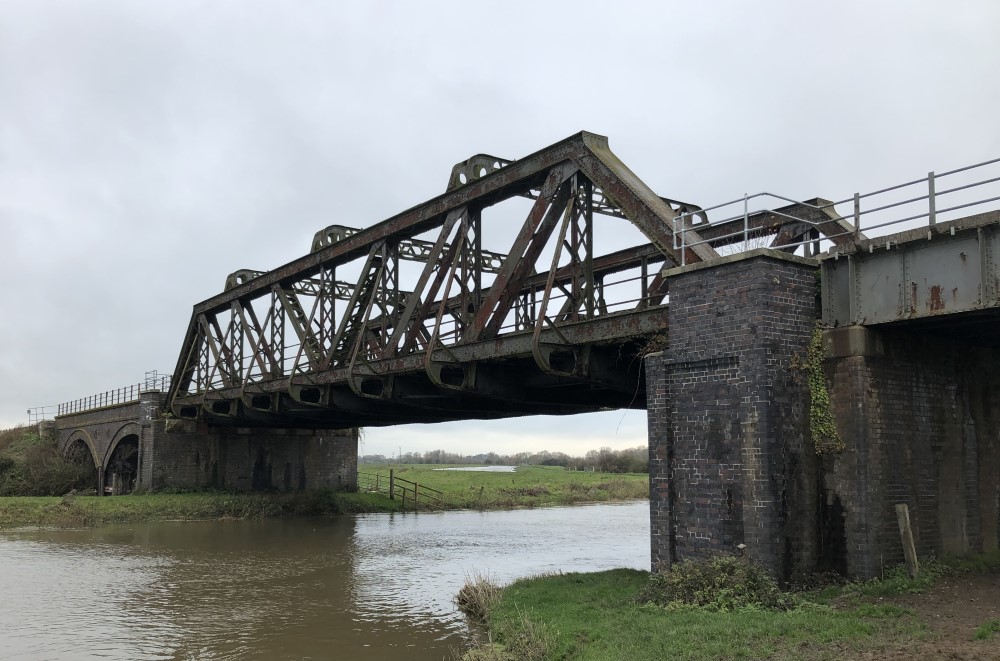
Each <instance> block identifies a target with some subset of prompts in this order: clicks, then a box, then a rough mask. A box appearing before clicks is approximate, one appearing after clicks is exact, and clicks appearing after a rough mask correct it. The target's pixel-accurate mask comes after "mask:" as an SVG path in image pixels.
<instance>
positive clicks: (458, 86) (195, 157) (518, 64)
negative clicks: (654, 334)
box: [0, 0, 1000, 454]
mask: <svg viewBox="0 0 1000 661" xmlns="http://www.w3.org/2000/svg"><path fill="white" fill-rule="evenodd" d="M998 27H1000V3H997V2H995V0H953V1H952V2H949V3H943V2H929V1H923V0H898V1H871V0H867V1H854V0H841V1H839V2H835V3H834V2H824V3H819V2H792V1H791V0H786V1H783V2H775V1H767V0H753V1H747V2H741V1H735V0H713V1H712V2H698V3H693V2H667V1H662V2H660V1H657V2H653V1H652V0H650V1H648V2H619V3H608V2H589V1H584V0H577V1H575V2H572V3H564V2H540V1H536V2H518V1H507V2H502V3H499V2H498V3H493V2H477V3H469V2H456V3H444V2H433V1H422V2H375V1H372V2H332V1H324V2H320V1H316V0H313V1H311V0H301V1H298V2H288V1H280V2H279V1H278V0H274V1H270V2H261V1H253V0H238V1H236V0H233V1H228V2H227V1H222V0H219V1H214V2H211V1H194V0H190V1H185V0H171V1H170V2H153V1H137V0H105V1H97V0H95V1H90V2H87V1H84V0H72V1H66V2H57V1H48V0H3V2H0V428H3V427H6V426H12V425H15V424H19V423H23V422H26V420H27V417H26V415H25V410H26V409H27V408H28V407H34V406H42V405H52V404H57V403H59V402H61V401H66V400H70V399H75V398H77V397H81V396H84V395H87V394H90V393H93V392H98V391H103V390H107V389H110V388H115V387H118V386H120V385H124V384H128V383H137V382H139V381H141V380H142V378H143V374H144V372H145V371H147V370H153V369H158V370H161V371H166V372H169V371H171V370H172V369H173V366H174V363H175V362H176V359H177V353H178V351H179V349H180V344H181V341H182V339H183V333H184V331H185V328H186V325H187V322H188V319H189V317H190V312H191V306H192V305H193V304H195V303H196V302H198V301H200V300H203V299H205V298H208V297H209V296H211V295H213V294H216V293H218V292H220V291H221V290H222V287H223V284H224V280H225V276H226V275H227V274H228V273H230V272H232V271H234V270H237V269H239V268H260V269H269V268H274V267H276V266H279V265H281V264H283V263H286V262H288V261H290V260H292V259H294V258H296V257H298V256H300V255H302V254H305V253H306V252H307V251H308V247H309V243H310V241H311V238H312V235H313V233H314V232H316V231H317V230H319V229H321V228H323V227H326V226H327V225H330V224H334V223H340V224H346V225H354V226H366V225H370V224H373V223H375V222H378V221H380V220H383V219H384V218H386V217H389V216H390V215H392V214H394V213H396V212H398V211H401V210H403V209H406V208H408V207H410V206H413V205H414V204H417V203H419V202H421V201H423V200H426V199H428V198H430V197H432V196H435V195H437V194H439V193H441V192H443V189H444V185H445V183H446V182H447V178H448V174H449V172H450V169H451V166H452V165H453V164H455V163H456V162H458V161H461V160H464V159H465V158H467V157H468V156H470V155H472V154H474V153H478V152H486V153H492V154H496V155H499V156H504V157H507V158H517V157H520V156H524V155H526V154H528V153H531V152H533V151H536V150H537V149H540V148H542V147H544V146H547V145H549V144H551V143H553V142H556V141H557V140H560V139H562V138H564V137H566V136H569V135H571V134H573V133H575V132H577V131H579V130H581V129H585V130H588V131H593V132H596V133H601V134H603V135H607V136H609V138H610V144H611V148H612V149H613V150H614V151H615V152H616V153H617V154H618V156H619V157H620V158H621V159H622V160H623V161H624V162H625V163H626V164H628V165H629V166H630V167H631V168H632V170H634V171H635V172H636V173H637V174H638V175H639V176H640V177H641V178H642V179H643V180H645V181H646V183H648V184H649V185H650V186H651V187H653V188H654V189H655V190H656V191H657V192H658V193H660V194H661V195H664V196H667V197H671V198H675V199H682V200H690V201H692V202H695V203H698V204H701V205H702V206H707V205H711V204H714V203H716V202H720V201H723V200H727V199H732V198H734V197H738V196H740V195H742V194H743V193H753V192H756V191H761V190H768V191H773V192H778V193H781V194H783V195H786V196H789V197H792V198H796V199H804V198H810V197H815V196H824V197H828V198H841V197H846V196H848V195H850V194H851V193H853V192H854V191H856V190H860V191H862V192H863V191H866V190H873V189H875V188H881V187H883V186H886V185H891V184H894V183H897V182H900V181H904V180H908V179H913V178H916V177H920V176H922V175H923V174H925V173H926V172H928V171H929V170H939V171H940V170H945V169H950V168H954V167H959V166H962V165H966V164H969V163H974V162H978V161H982V160H986V159H988V158H994V157H997V156H1000V122H998V121H997V119H996V118H997V116H998V112H1000V111H998V108H1000V82H998V80H1000V79H998V71H1000V41H998V40H997V38H996V31H997V28H998ZM500 249H501V250H502V247H500ZM645 434H646V428H645V417H644V414H643V413H642V412H629V413H627V414H623V413H621V412H618V413H607V414H599V415H590V416H578V417H576V418H571V419H560V418H556V419H549V418H533V419H527V420H515V421H509V422H489V423H463V424H460V423H452V424H448V425H439V426H424V427H421V426H406V427H396V428H389V429H373V430H370V431H369V433H368V435H367V440H366V444H365V451H367V452H384V453H395V452H397V451H398V450H399V449H400V448H402V451H403V452H406V451H408V450H420V451H423V450H428V449H435V448H439V447H440V448H445V449H449V450H456V451H463V452H469V453H472V452H479V451H486V450H497V451H516V450H540V449H543V448H548V449H551V450H563V451H568V452H571V453H574V454H582V453H583V452H585V451H586V450H588V449H592V448H596V447H599V446H602V445H609V446H612V447H626V446H632V445H637V444H642V443H645Z"/></svg>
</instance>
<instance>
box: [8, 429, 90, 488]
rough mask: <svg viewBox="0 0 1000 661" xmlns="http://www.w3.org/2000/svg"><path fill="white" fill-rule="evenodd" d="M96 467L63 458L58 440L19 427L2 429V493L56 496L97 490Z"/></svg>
mask: <svg viewBox="0 0 1000 661" xmlns="http://www.w3.org/2000/svg"><path fill="white" fill-rule="evenodd" d="M93 482H94V469H93V466H92V465H91V466H87V465H86V464H84V463H80V462H76V461H72V460H70V459H67V458H65V457H63V456H62V455H61V454H60V453H59V451H58V449H57V448H56V445H55V442H54V441H47V440H43V439H42V438H41V437H40V436H39V434H38V432H37V431H36V430H34V429H30V428H27V427H16V428H14V429H8V430H5V431H2V432H0V496H56V495H59V496H61V495H63V494H65V493H67V492H69V491H71V490H73V489H81V490H82V489H87V488H89V489H91V490H92V489H93Z"/></svg>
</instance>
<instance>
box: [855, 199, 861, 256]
mask: <svg viewBox="0 0 1000 661" xmlns="http://www.w3.org/2000/svg"><path fill="white" fill-rule="evenodd" d="M859 241H861V193H855V194H854V244H855V245H857V244H858V242H859Z"/></svg>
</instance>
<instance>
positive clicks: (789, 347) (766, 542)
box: [646, 251, 817, 576]
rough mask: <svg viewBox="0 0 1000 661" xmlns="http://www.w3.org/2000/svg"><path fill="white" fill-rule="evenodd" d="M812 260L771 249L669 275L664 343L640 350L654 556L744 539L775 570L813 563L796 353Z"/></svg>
mask: <svg viewBox="0 0 1000 661" xmlns="http://www.w3.org/2000/svg"><path fill="white" fill-rule="evenodd" d="M815 272H816V265H815V264H814V263H812V262H811V261H807V260H802V259H796V258H788V257H787V256H785V255H778V254H775V253H773V252H771V251H754V252H753V253H750V254H748V255H747V256H744V257H742V258H740V259H729V260H723V261H720V262H719V263H713V265H710V266H709V265H705V266H701V265H699V266H698V267H694V268H692V267H688V268H686V269H683V268H682V269H676V270H675V271H673V272H669V273H668V276H669V278H670V280H669V284H670V313H669V336H670V339H669V342H670V346H669V348H668V349H667V350H666V351H664V352H663V353H661V354H652V355H650V356H647V358H646V378H647V398H648V399H647V410H648V422H649V425H648V426H649V441H650V443H649V445H650V487H651V501H650V523H651V534H652V540H651V544H652V564H653V567H654V569H655V568H657V567H658V566H663V565H668V564H670V563H672V562H676V561H679V560H683V559H686V558H700V557H705V556H707V555H711V554H713V553H716V552H720V551H734V550H735V548H736V546H737V545H738V544H741V543H742V544H745V545H746V546H747V552H748V553H749V554H750V555H751V556H752V557H753V558H755V559H756V560H757V561H759V562H761V563H762V564H764V565H765V566H767V567H768V568H769V569H770V570H771V571H772V572H773V573H775V574H777V575H782V576H788V575H790V574H791V573H792V572H793V571H794V570H795V569H797V568H803V567H807V566H810V565H811V564H813V563H814V562H815V555H816V544H815V543H813V542H814V537H815V536H814V535H810V534H809V532H810V531H812V530H813V529H814V528H815V517H816V508H815V492H816V488H817V487H816V484H815V474H816V471H815V464H816V457H815V454H814V453H813V452H812V447H811V444H807V441H806V439H807V437H808V435H807V434H806V433H805V432H806V430H807V426H808V420H807V418H806V409H805V407H806V405H807V403H808V396H807V394H806V393H807V390H806V386H805V379H804V374H801V373H800V372H798V371H797V370H793V369H791V366H792V364H793V357H794V356H796V355H798V356H800V357H801V356H803V355H804V353H805V350H806V348H807V346H808V343H809V338H810V335H811V332H812V329H813V326H814V323H815V318H816V308H815V292H816V276H815Z"/></svg>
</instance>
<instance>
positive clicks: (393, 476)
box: [389, 468, 396, 500]
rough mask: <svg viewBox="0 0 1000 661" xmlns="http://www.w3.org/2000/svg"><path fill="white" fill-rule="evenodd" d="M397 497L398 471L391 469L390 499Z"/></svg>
mask: <svg viewBox="0 0 1000 661" xmlns="http://www.w3.org/2000/svg"><path fill="white" fill-rule="evenodd" d="M395 499H396V471H395V470H393V469H392V468H390V469H389V500H395Z"/></svg>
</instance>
